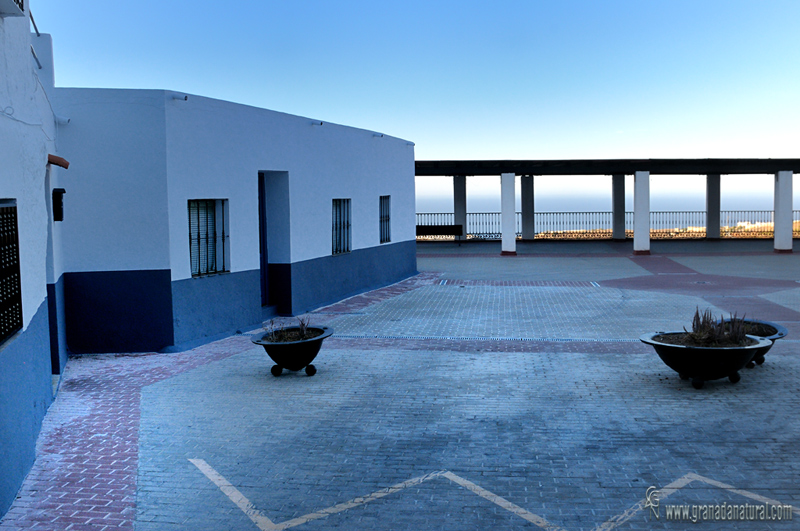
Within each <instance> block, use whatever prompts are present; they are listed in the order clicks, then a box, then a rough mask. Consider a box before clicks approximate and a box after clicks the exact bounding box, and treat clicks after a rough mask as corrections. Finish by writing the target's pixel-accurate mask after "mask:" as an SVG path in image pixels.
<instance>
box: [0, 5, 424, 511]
mask: <svg viewBox="0 0 800 531" xmlns="http://www.w3.org/2000/svg"><path fill="white" fill-rule="evenodd" d="M28 15H29V6H28V0H0V53H1V54H2V57H1V58H0V247H2V249H1V250H2V252H1V253H0V283H2V289H0V411H2V415H0V516H1V515H2V514H3V513H4V512H5V511H6V510H7V509H8V507H9V506H10V504H11V501H12V500H13V498H14V496H15V495H16V492H17V489H18V488H19V485H20V484H21V482H22V480H23V479H24V477H25V474H26V473H27V471H28V470H29V469H30V466H31V465H32V463H33V459H34V448H35V442H36V437H37V435H38V432H39V429H40V426H41V421H42V418H43V417H44V414H45V412H46V410H47V407H48V406H49V404H50V403H51V402H52V399H53V395H54V392H55V391H54V389H55V387H56V385H57V382H58V377H59V375H60V374H61V372H62V370H63V368H64V365H65V364H66V361H67V353H68V352H69V351H72V352H130V351H152V350H159V349H163V348H166V347H170V346H174V345H180V344H185V343H187V342H194V341H199V340H202V339H203V338H208V337H212V336H217V335H223V334H230V333H234V332H235V331H236V330H242V329H246V328H247V327H252V326H257V325H259V324H260V323H261V322H262V320H263V319H264V318H265V317H269V316H272V315H275V314H276V313H280V314H295V315H296V314H299V313H303V312H305V311H307V310H310V309H313V308H316V307H319V306H321V305H324V304H326V303H330V302H335V301H337V300H340V299H342V298H344V297H347V296H349V295H353V294H356V293H359V292H362V291H366V290H368V289H372V288H375V287H379V286H382V285H387V284H390V283H393V282H396V281H398V280H400V279H402V278H405V277H407V276H410V275H412V274H414V273H415V272H416V252H415V247H416V243H415V215H414V212H415V208H414V148H413V144H412V143H410V142H407V141H405V140H400V139H397V138H392V137H389V136H386V135H383V134H379V133H375V132H373V131H365V130H361V129H354V128H351V127H345V126H341V125H335V124H330V123H323V122H320V121H319V120H311V119H308V118H301V117H298V116H290V115H287V114H282V113H278V112H273V111H268V110H264V109H258V108H254V107H249V106H246V105H239V104H234V103H229V102H224V101H219V100H213V99H209V98H203V97H199V96H194V95H188V96H187V95H185V94H177V93H174V92H168V91H163V90H107V89H67V88H55V87H54V74H53V62H52V57H53V54H52V45H51V41H50V37H49V36H48V35H37V34H33V35H31V34H30V22H29V20H28ZM67 161H69V162H67ZM58 166H61V167H63V168H67V167H68V168H69V170H68V171H64V170H63V169H60V168H59V167H58ZM62 206H63V208H62ZM54 382H55V383H54Z"/></svg>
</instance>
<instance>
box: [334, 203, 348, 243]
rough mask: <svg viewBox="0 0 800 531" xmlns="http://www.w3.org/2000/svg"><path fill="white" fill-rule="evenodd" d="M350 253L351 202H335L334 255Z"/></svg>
mask: <svg viewBox="0 0 800 531" xmlns="http://www.w3.org/2000/svg"><path fill="white" fill-rule="evenodd" d="M349 252H350V200H349V199H334V200H333V254H342V253H349Z"/></svg>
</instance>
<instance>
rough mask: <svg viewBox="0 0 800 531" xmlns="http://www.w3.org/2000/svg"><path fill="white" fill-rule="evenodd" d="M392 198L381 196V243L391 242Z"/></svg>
mask: <svg viewBox="0 0 800 531" xmlns="http://www.w3.org/2000/svg"><path fill="white" fill-rule="evenodd" d="M391 212H392V197H391V196H389V195H382V196H381V206H380V223H381V243H389V242H390V241H392V220H391Z"/></svg>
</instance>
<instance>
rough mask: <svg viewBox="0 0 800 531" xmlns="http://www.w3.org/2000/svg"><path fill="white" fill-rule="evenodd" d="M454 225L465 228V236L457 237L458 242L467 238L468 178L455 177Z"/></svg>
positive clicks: (462, 176) (464, 176) (463, 176)
mask: <svg viewBox="0 0 800 531" xmlns="http://www.w3.org/2000/svg"><path fill="white" fill-rule="evenodd" d="M453 213H454V216H453V218H454V219H453V223H455V224H456V225H461V226H462V227H464V236H461V237H459V236H456V240H465V239H466V237H467V176H466V175H454V176H453Z"/></svg>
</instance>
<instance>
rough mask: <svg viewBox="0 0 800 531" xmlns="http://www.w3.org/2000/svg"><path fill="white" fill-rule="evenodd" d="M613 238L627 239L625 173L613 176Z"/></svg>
mask: <svg viewBox="0 0 800 531" xmlns="http://www.w3.org/2000/svg"><path fill="white" fill-rule="evenodd" d="M611 218H612V221H611V223H612V225H611V226H612V230H611V238H612V239H614V240H616V241H621V240H624V239H625V175H623V174H616V175H612V176H611Z"/></svg>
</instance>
